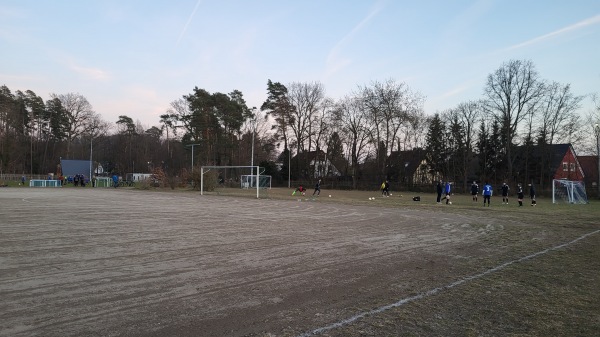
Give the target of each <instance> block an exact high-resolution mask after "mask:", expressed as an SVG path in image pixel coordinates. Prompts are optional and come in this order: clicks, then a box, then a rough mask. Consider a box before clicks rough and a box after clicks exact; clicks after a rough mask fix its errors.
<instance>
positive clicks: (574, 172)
mask: <svg viewBox="0 0 600 337" xmlns="http://www.w3.org/2000/svg"><path fill="white" fill-rule="evenodd" d="M517 151H518V155H517V156H516V160H515V164H514V166H513V167H514V171H515V173H516V174H517V179H518V180H519V182H522V183H528V182H533V183H535V184H539V185H541V186H542V187H549V186H550V185H551V184H552V180H553V179H567V180H578V181H583V180H584V179H585V173H584V171H583V169H582V167H581V163H580V162H579V159H578V157H577V154H576V153H575V150H574V149H573V146H572V145H571V144H547V145H536V146H531V147H526V146H520V147H518V148H517Z"/></svg>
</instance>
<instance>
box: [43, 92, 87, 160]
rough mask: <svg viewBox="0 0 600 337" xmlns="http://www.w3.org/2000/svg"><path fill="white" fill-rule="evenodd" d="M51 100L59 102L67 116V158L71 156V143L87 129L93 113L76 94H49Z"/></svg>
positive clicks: (85, 101) (83, 99)
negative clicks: (55, 99)
mask: <svg viewBox="0 0 600 337" xmlns="http://www.w3.org/2000/svg"><path fill="white" fill-rule="evenodd" d="M50 96H51V97H52V98H53V99H54V98H57V99H58V100H60V102H61V104H62V107H63V108H64V111H65V112H66V115H67V119H66V122H67V125H66V128H65V134H66V139H67V157H69V156H70V154H71V143H72V142H73V140H74V139H75V138H77V137H79V136H80V135H81V134H82V133H84V132H85V130H86V128H87V123H89V121H90V119H91V118H93V117H94V115H95V112H94V110H93V108H92V105H91V104H90V103H89V102H88V100H87V99H86V98H85V97H84V96H83V95H80V94H78V93H68V94H61V95H57V94H51V95H50Z"/></svg>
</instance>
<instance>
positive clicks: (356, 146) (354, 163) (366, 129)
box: [336, 95, 372, 189]
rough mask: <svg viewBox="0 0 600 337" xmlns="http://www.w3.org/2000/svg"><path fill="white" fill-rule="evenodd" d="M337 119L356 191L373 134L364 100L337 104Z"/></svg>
mask: <svg viewBox="0 0 600 337" xmlns="http://www.w3.org/2000/svg"><path fill="white" fill-rule="evenodd" d="M336 119H337V120H338V121H339V123H340V127H341V129H342V132H343V135H344V136H345V140H346V142H347V144H348V148H349V154H350V163H351V170H352V188H354V189H356V187H357V179H358V168H359V163H360V161H361V159H362V157H363V155H364V153H363V151H364V150H365V148H366V147H367V145H368V143H369V135H370V134H371V132H372V130H371V124H370V123H369V120H368V116H367V114H366V110H365V107H364V105H363V101H362V99H361V98H360V97H357V96H356V95H355V96H350V97H345V98H343V99H342V100H341V101H340V102H339V103H338V104H337V109H336Z"/></svg>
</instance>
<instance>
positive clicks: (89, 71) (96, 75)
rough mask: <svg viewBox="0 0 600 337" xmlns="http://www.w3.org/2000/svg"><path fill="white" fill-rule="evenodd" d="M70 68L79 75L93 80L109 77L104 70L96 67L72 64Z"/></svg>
mask: <svg viewBox="0 0 600 337" xmlns="http://www.w3.org/2000/svg"><path fill="white" fill-rule="evenodd" d="M71 69H72V70H73V71H75V72H76V73H78V74H80V75H83V76H85V77H87V78H91V79H94V80H107V79H108V78H109V76H108V73H107V72H106V71H104V70H102V69H98V68H87V67H82V66H78V65H76V64H72V65H71Z"/></svg>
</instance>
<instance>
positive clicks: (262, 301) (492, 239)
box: [0, 189, 600, 336]
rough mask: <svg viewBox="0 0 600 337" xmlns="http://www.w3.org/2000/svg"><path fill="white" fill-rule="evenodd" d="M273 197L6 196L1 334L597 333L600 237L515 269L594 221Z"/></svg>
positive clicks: (362, 198)
mask: <svg viewBox="0 0 600 337" xmlns="http://www.w3.org/2000/svg"><path fill="white" fill-rule="evenodd" d="M270 193H271V197H270V198H269V199H266V200H265V199H255V198H251V197H244V196H242V197H239V196H226V195H223V194H221V195H208V196H200V195H198V193H197V192H156V191H138V190H132V189H129V190H119V189H116V190H115V189H81V190H75V189H3V190H2V191H0V217H1V219H2V221H1V222H0V234H1V235H0V252H1V254H0V266H1V268H0V269H1V270H0V297H1V298H2V302H1V304H0V305H1V306H2V310H1V312H2V314H1V317H0V318H1V320H0V321H1V322H0V328H1V332H0V335H1V336H83V335H85V336H120V335H127V336H175V335H177V336H301V335H310V334H313V333H314V334H320V335H323V336H382V335H439V336H442V335H445V336H448V335H477V336H481V335H490V336H493V335H506V334H510V333H513V332H515V333H517V334H519V335H531V336H534V335H543V334H544V333H545V332H552V331H554V332H556V331H559V332H560V331H562V332H566V335H580V336H581V335H588V333H590V332H592V331H598V329H597V328H598V322H599V321H600V320H599V319H598V318H599V316H598V313H599V312H600V310H598V303H599V298H598V295H597V294H598V291H597V290H598V289H597V284H599V283H598V281H600V278H599V275H598V274H599V270H600V268H598V267H599V265H598V261H599V259H598V257H600V256H599V249H598V247H600V245H599V243H600V240H599V237H600V234H592V235H589V236H588V237H586V238H584V239H581V240H579V241H577V242H575V243H572V244H569V245H568V246H565V247H564V248H559V249H553V250H549V251H547V252H545V253H544V254H540V255H539V256H535V258H531V259H527V260H523V261H517V260H518V259H520V258H522V257H524V256H528V255H531V254H536V253H538V252H541V251H544V250H547V249H549V248H552V247H557V246H559V245H561V244H564V243H566V242H570V241H572V240H575V239H577V238H579V237H581V236H582V235H585V234H589V233H590V232H593V231H595V230H597V228H596V227H597V224H596V223H595V222H594V221H593V216H594V214H590V215H589V216H586V215H582V214H580V213H581V212H579V215H578V217H577V218H576V220H575V222H576V224H575V225H569V226H567V225H564V224H562V223H561V222H560V221H559V219H557V218H556V217H548V215H547V213H548V212H550V211H552V209H551V208H549V207H548V208H544V207H546V206H544V205H543V203H542V204H541V205H540V206H539V208H538V209H535V210H531V209H528V210H527V213H526V212H525V211H523V210H521V209H519V208H517V207H513V208H510V211H506V210H489V209H481V208H479V207H475V206H474V205H469V204H468V203H466V202H465V206H464V207H462V208H461V206H457V207H453V208H451V207H445V206H436V205H431V204H426V203H420V204H412V203H411V202H410V201H405V200H402V199H399V198H396V199H393V198H391V199H385V200H383V199H381V200H380V199H378V200H377V202H372V201H371V200H368V199H367V198H368V197H367V195H369V194H368V192H367V193H366V194H364V195H363V194H360V192H356V193H357V194H354V197H352V192H344V194H343V195H344V196H343V197H342V193H336V194H335V197H337V200H334V199H336V198H335V197H332V198H329V197H328V194H329V193H327V192H325V193H327V194H326V195H327V197H326V199H325V198H323V196H322V197H320V198H322V199H316V200H312V199H310V198H303V199H302V200H301V201H298V200H297V199H298V198H291V197H290V198H287V197H288V196H287V194H288V191H285V194H283V193H281V194H279V193H280V192H277V191H271V192H270ZM346 193H347V194H346ZM332 194H333V193H332ZM456 200H459V201H455V204H456V203H458V204H460V199H456ZM453 206H454V205H453ZM558 212H560V213H559V214H560V215H561V216H565V215H567V214H568V212H571V211H570V210H569V209H565V210H562V209H559V210H558ZM571 215H572V214H571ZM541 216H544V217H546V218H548V219H546V220H542V219H541V218H540V217H541ZM509 261H517V262H515V263H512V264H510V265H508V266H506V267H505V268H501V269H500V270H497V271H494V272H488V271H489V270H490V269H493V268H496V267H498V266H501V265H503V264H505V263H507V262H509ZM473 276H477V277H473ZM461 280H463V281H461ZM457 281H459V282H461V283H460V284H457V285H456V286H452V287H448V285H451V284H454V283H456V282H457ZM594 288H595V289H594ZM433 289H439V290H438V291H434V292H431V291H432V290H433ZM594 290H595V291H594ZM427 294H429V295H427ZM423 295H426V296H423ZM403 299H411V300H410V301H406V304H402V305H396V306H395V307H390V308H385V307H386V306H388V305H390V304H394V303H397V302H398V301H402V300H403ZM382 308H384V309H385V310H380V309H382ZM557 311H558V312H559V313H556V312H557ZM560 312H562V313H560ZM361 313H368V314H365V315H362V316H361ZM357 315H358V317H357ZM352 317H357V318H356V319H353V320H352V321H347V320H348V319H349V318H352ZM560 317H563V318H562V319H561V318H560ZM573 322H575V323H573ZM586 322H587V323H586ZM323 328H325V329H323ZM319 329H320V330H319ZM557 329H559V330H557ZM560 329H563V330H560ZM558 334H559V335H562V333H558ZM554 335H556V333H555V334H554ZM589 335H591V334H589Z"/></svg>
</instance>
